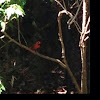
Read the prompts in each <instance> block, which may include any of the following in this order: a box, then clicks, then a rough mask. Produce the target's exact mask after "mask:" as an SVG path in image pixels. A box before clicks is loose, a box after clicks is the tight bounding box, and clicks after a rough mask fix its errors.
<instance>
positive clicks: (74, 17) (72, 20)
mask: <svg viewBox="0 0 100 100" xmlns="http://www.w3.org/2000/svg"><path fill="white" fill-rule="evenodd" d="M81 5H82V1H81V3H80V5H79V7H78V9H77V11H76V14H75V16H73V17H72V19H71V20H70V22H69V23H68V24H69V25H71V24H72V23H73V22H74V21H75V19H76V17H77V15H78V13H79V10H80V8H81Z"/></svg>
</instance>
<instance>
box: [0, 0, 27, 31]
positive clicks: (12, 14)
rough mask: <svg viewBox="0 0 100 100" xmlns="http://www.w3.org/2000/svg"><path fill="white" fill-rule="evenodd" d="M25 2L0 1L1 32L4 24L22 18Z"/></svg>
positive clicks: (13, 0)
mask: <svg viewBox="0 0 100 100" xmlns="http://www.w3.org/2000/svg"><path fill="white" fill-rule="evenodd" d="M25 3H26V0H0V27H1V32H4V31H5V27H6V22H8V21H11V20H12V19H18V18H19V16H22V17H23V16H24V15H25V12H24V10H23V7H24V5H25Z"/></svg>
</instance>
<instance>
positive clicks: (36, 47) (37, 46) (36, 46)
mask: <svg viewBox="0 0 100 100" xmlns="http://www.w3.org/2000/svg"><path fill="white" fill-rule="evenodd" d="M40 44H41V42H40V41H37V42H36V43H35V44H34V45H32V46H31V47H30V49H31V50H37V49H39V48H40Z"/></svg>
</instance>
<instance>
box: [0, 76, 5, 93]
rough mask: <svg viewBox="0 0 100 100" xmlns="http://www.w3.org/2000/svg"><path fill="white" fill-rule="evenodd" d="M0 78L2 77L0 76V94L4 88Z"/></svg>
mask: <svg viewBox="0 0 100 100" xmlns="http://www.w3.org/2000/svg"><path fill="white" fill-rule="evenodd" d="M1 78H2V77H0V94H1V93H2V91H5V90H6V89H5V87H4V85H3V84H2V82H1Z"/></svg>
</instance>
